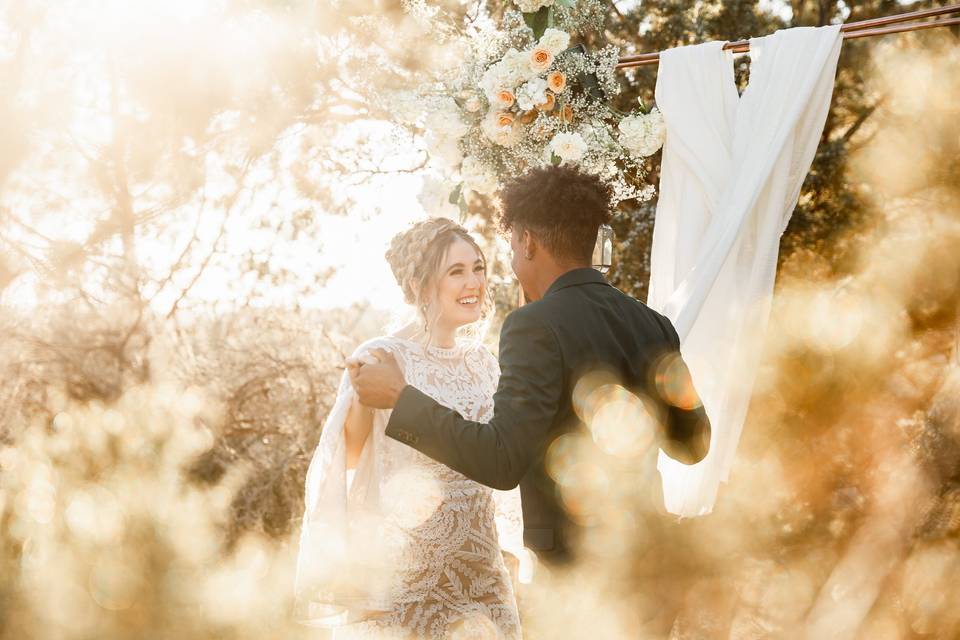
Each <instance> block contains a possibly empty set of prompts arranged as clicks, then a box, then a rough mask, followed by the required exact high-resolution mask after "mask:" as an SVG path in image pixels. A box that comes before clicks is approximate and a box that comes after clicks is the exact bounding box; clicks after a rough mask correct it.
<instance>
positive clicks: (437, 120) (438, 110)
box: [426, 98, 470, 138]
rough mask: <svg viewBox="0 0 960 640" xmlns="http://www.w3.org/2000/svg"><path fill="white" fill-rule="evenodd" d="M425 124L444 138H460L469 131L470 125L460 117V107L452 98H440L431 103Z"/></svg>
mask: <svg viewBox="0 0 960 640" xmlns="http://www.w3.org/2000/svg"><path fill="white" fill-rule="evenodd" d="M432 106H433V108H432V109H431V113H429V114H428V115H427V122H426V126H427V128H428V129H431V130H433V131H436V132H437V134H439V135H441V136H443V137H446V138H460V137H463V136H465V135H466V134H467V132H468V131H470V125H468V124H467V123H466V122H464V121H463V119H462V118H461V117H460V107H459V106H458V105H457V103H456V101H455V100H454V99H453V98H440V99H438V100H436V101H435V103H434V104H433V105H432Z"/></svg>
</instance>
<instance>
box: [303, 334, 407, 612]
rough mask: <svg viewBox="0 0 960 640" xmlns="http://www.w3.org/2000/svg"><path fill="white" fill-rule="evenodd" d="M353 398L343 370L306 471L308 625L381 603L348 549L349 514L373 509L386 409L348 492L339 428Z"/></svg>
mask: <svg viewBox="0 0 960 640" xmlns="http://www.w3.org/2000/svg"><path fill="white" fill-rule="evenodd" d="M392 346H393V345H392V344H391V342H390V341H389V340H384V339H374V340H371V341H368V342H366V343H364V344H362V345H360V347H358V348H357V349H356V350H355V351H354V353H353V356H354V357H357V356H359V355H361V354H363V353H364V352H366V351H369V350H370V349H372V348H378V347H379V348H386V349H388V350H392V349H391V347H392ZM355 399H356V394H355V393H354V391H353V387H352V386H351V385H350V378H349V376H348V375H347V374H346V373H344V374H343V376H342V377H341V379H340V386H339V388H338V390H337V397H336V400H335V401H334V403H333V407H332V408H331V410H330V413H329V414H328V415H327V418H326V420H325V421H324V425H323V430H322V432H321V434H320V441H319V443H318V444H317V448H316V450H315V451H314V454H313V457H312V459H311V461H310V466H309V468H308V470H307V477H306V486H305V491H304V498H305V500H304V513H303V519H302V528H301V534H300V545H299V550H298V556H297V565H296V577H295V584H294V596H295V602H296V610H295V616H296V617H297V618H298V619H299V620H300V621H301V622H304V623H306V624H310V625H312V626H323V627H332V626H337V625H339V624H343V623H345V622H350V621H351V620H352V619H354V618H355V617H356V616H357V615H359V613H360V612H364V611H376V610H379V609H383V608H384V607H385V604H384V595H383V594H382V593H380V592H379V591H377V590H375V589H371V588H368V587H367V586H366V585H365V584H364V583H363V582H362V581H361V580H360V579H361V578H362V575H363V574H362V572H359V571H358V570H357V565H358V562H359V561H362V558H361V557H360V556H359V555H358V554H356V553H352V552H351V551H350V550H351V549H352V548H353V547H354V546H356V545H355V544H353V541H352V538H353V537H354V536H353V534H352V533H351V529H352V526H351V525H352V522H353V519H354V516H353V515H352V514H354V513H357V514H364V513H365V512H366V511H367V510H368V508H374V509H375V508H376V491H375V490H371V488H375V487H376V486H377V483H378V481H379V475H380V471H381V470H380V466H381V462H382V460H381V459H382V454H381V451H380V449H381V448H382V444H381V441H382V437H380V433H381V432H382V431H383V426H384V425H385V423H386V416H387V414H388V412H384V411H377V412H375V414H374V426H373V432H372V434H371V436H372V437H370V438H368V441H367V444H366V445H365V446H364V451H363V453H362V454H361V457H360V462H359V464H358V466H357V469H356V472H355V475H354V478H353V482H352V483H351V485H350V486H349V490H348V483H347V469H346V445H345V441H344V434H343V427H344V422H345V421H346V417H347V413H348V412H349V410H350V406H351V404H352V403H353V402H354V401H355ZM358 559H359V560H358Z"/></svg>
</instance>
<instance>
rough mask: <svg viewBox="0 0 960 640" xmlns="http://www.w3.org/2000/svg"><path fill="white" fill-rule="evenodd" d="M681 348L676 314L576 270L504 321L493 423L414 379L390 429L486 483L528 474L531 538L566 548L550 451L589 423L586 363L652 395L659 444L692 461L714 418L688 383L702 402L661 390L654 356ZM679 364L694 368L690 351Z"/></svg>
mask: <svg viewBox="0 0 960 640" xmlns="http://www.w3.org/2000/svg"><path fill="white" fill-rule="evenodd" d="M679 348H680V342H679V339H678V337H677V333H676V331H675V330H674V328H673V326H672V325H671V324H670V321H669V320H668V319H667V318H665V317H664V316H662V315H660V314H659V313H657V312H655V311H653V310H651V309H650V308H648V307H647V306H646V305H644V304H643V303H641V302H639V301H637V300H635V299H634V298H631V297H630V296H628V295H626V294H624V293H622V292H621V291H619V290H618V289H616V288H614V287H613V286H611V285H610V284H608V283H607V282H606V280H604V278H603V276H602V275H601V274H600V273H599V272H597V271H596V270H594V269H591V268H582V269H574V270H572V271H569V272H567V273H565V274H563V275H562V276H560V277H559V278H558V279H557V280H556V281H555V282H554V283H553V284H552V285H551V286H550V288H549V289H548V290H547V292H546V294H545V295H544V297H543V298H542V299H541V300H538V301H536V302H532V303H530V304H528V305H526V306H523V307H520V308H519V309H517V310H516V311H514V312H513V313H511V314H510V315H508V316H507V318H506V320H505V321H504V323H503V328H502V330H501V332H500V369H501V375H500V382H499V386H498V388H497V392H496V394H495V395H494V403H495V407H494V415H493V418H492V419H491V420H490V422H489V423H487V424H483V423H479V422H472V421H470V420H465V419H464V418H463V417H461V416H460V415H459V414H458V413H456V412H455V411H452V410H451V409H448V408H446V407H443V406H441V405H440V404H438V403H437V402H436V401H434V400H433V399H431V398H430V397H428V396H426V395H425V394H423V393H421V392H420V391H418V390H417V389H415V388H413V387H411V386H409V385H408V386H407V387H406V388H405V389H404V390H403V392H402V393H401V395H400V399H399V401H398V403H397V406H396V407H395V408H394V410H393V413H392V415H391V416H390V420H389V422H388V424H387V429H386V433H387V435H388V436H390V437H391V438H394V439H395V440H398V441H400V442H403V443H405V444H407V445H409V446H411V447H413V448H415V449H417V450H418V451H420V452H422V453H424V454H425V455H427V456H429V457H430V458H433V459H434V460H436V461H438V462H441V463H443V464H445V465H447V466H448V467H450V468H451V469H454V470H456V471H459V472H460V473H462V474H463V475H465V476H467V477H468V478H471V479H473V480H476V481H477V482H480V483H481V484H484V485H487V486H489V487H493V488H495V489H502V490H506V489H512V488H514V487H516V486H517V485H518V484H519V485H520V491H521V496H522V505H523V519H524V543H525V544H526V546H527V547H529V548H531V549H533V550H534V551H537V552H538V553H540V554H541V555H543V554H544V552H546V555H548V556H553V557H555V558H557V559H563V558H566V557H567V556H568V552H569V548H568V543H567V540H569V539H571V536H570V534H571V533H573V532H572V531H571V530H572V529H574V528H575V527H576V525H575V524H574V523H573V521H572V520H570V519H569V518H568V517H567V516H566V514H565V512H564V509H563V507H562V503H561V502H560V500H559V496H558V493H557V487H556V486H555V483H554V481H553V480H552V479H551V477H550V476H549V474H548V473H547V470H546V468H545V464H544V454H545V452H546V450H547V447H548V446H549V445H550V443H551V442H552V441H553V440H554V439H556V438H557V437H559V436H560V435H562V434H564V433H568V432H570V431H571V430H576V429H584V428H585V426H584V425H583V424H582V423H581V422H580V419H579V418H578V416H577V414H576V412H575V411H574V407H573V402H572V395H573V390H574V387H575V385H576V384H577V382H578V381H579V380H580V379H581V378H582V376H583V375H584V374H586V373H589V372H595V371H598V370H601V371H605V372H606V373H607V374H609V375H612V376H615V377H616V378H617V380H618V381H619V384H620V385H622V386H623V387H625V388H626V389H628V390H630V391H631V392H633V393H636V394H637V395H638V396H641V397H646V398H647V399H649V401H651V402H653V403H654V404H655V405H656V407H657V409H658V411H657V412H656V413H658V414H659V416H660V424H661V426H662V429H661V431H660V434H659V435H660V438H659V440H658V444H659V445H660V446H661V448H663V449H664V451H666V453H667V454H668V455H670V456H671V457H674V458H676V459H678V460H681V461H682V462H687V463H692V462H696V461H698V460H700V459H702V458H703V456H704V455H706V450H707V447H708V443H709V436H710V425H709V422H708V421H707V419H706V416H705V414H704V413H703V410H702V408H701V407H699V403H698V402H697V403H690V402H688V400H689V394H688V397H687V401H684V402H683V403H682V404H684V405H685V406H691V405H692V404H696V405H698V406H696V407H695V408H692V409H689V410H687V409H684V408H682V407H679V406H676V405H674V404H672V403H671V402H668V401H667V400H665V399H664V398H663V397H661V395H660V394H658V392H657V385H656V384H655V382H654V380H653V374H654V369H655V368H656V366H657V364H658V363H659V362H661V361H662V359H663V357H664V356H665V355H670V354H672V355H673V357H675V358H679ZM677 362H678V361H677V360H674V368H673V372H674V375H676V372H677V370H678V367H677ZM679 370H680V371H681V372H682V374H683V375H685V376H689V374H688V373H687V370H686V366H685V365H683V364H682V360H679ZM689 389H692V384H691V386H690V387H689ZM641 394H642V395H641Z"/></svg>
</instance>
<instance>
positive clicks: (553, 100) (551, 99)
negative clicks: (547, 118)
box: [537, 91, 557, 111]
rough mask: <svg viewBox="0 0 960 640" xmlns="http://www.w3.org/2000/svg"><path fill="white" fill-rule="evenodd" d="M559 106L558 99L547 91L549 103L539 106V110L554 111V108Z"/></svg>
mask: <svg viewBox="0 0 960 640" xmlns="http://www.w3.org/2000/svg"><path fill="white" fill-rule="evenodd" d="M556 104H557V98H556V96H554V95H553V94H552V93H550V92H549V91H547V101H546V102H544V103H543V104H538V105H537V109H539V110H540V111H553V107H555V106H556Z"/></svg>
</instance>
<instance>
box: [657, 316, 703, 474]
mask: <svg viewBox="0 0 960 640" xmlns="http://www.w3.org/2000/svg"><path fill="white" fill-rule="evenodd" d="M661 322H662V323H664V324H666V326H665V327H664V329H665V330H666V332H667V335H668V339H669V340H670V343H671V345H672V346H673V350H674V351H675V352H676V354H677V355H678V357H680V361H681V363H682V365H683V366H682V368H681V369H682V370H681V372H680V374H681V375H683V376H685V377H686V380H685V381H681V382H680V386H682V387H688V386H689V388H690V389H693V390H694V393H696V386H695V385H694V384H693V379H692V378H691V377H690V370H689V369H688V368H687V364H686V362H683V357H682V356H680V355H679V354H680V338H679V336H677V332H676V329H674V328H673V325H672V324H670V321H669V320H667V319H666V318H663V319H662V321H661ZM665 404H666V405H667V421H666V425H664V426H665V428H664V434H663V437H662V438H661V443H660V448H661V449H663V452H664V453H666V454H667V455H668V456H670V457H671V458H673V459H674V460H676V461H678V462H682V463H684V464H695V463H697V462H700V461H701V460H703V459H704V458H705V457H706V455H707V452H708V451H709V449H710V433H711V428H710V419H709V418H708V417H707V412H706V411H705V410H704V408H703V403H702V402H697V403H696V406H694V407H693V408H689V409H688V408H684V407H679V406H677V405H675V404H671V403H670V402H669V401H665Z"/></svg>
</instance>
